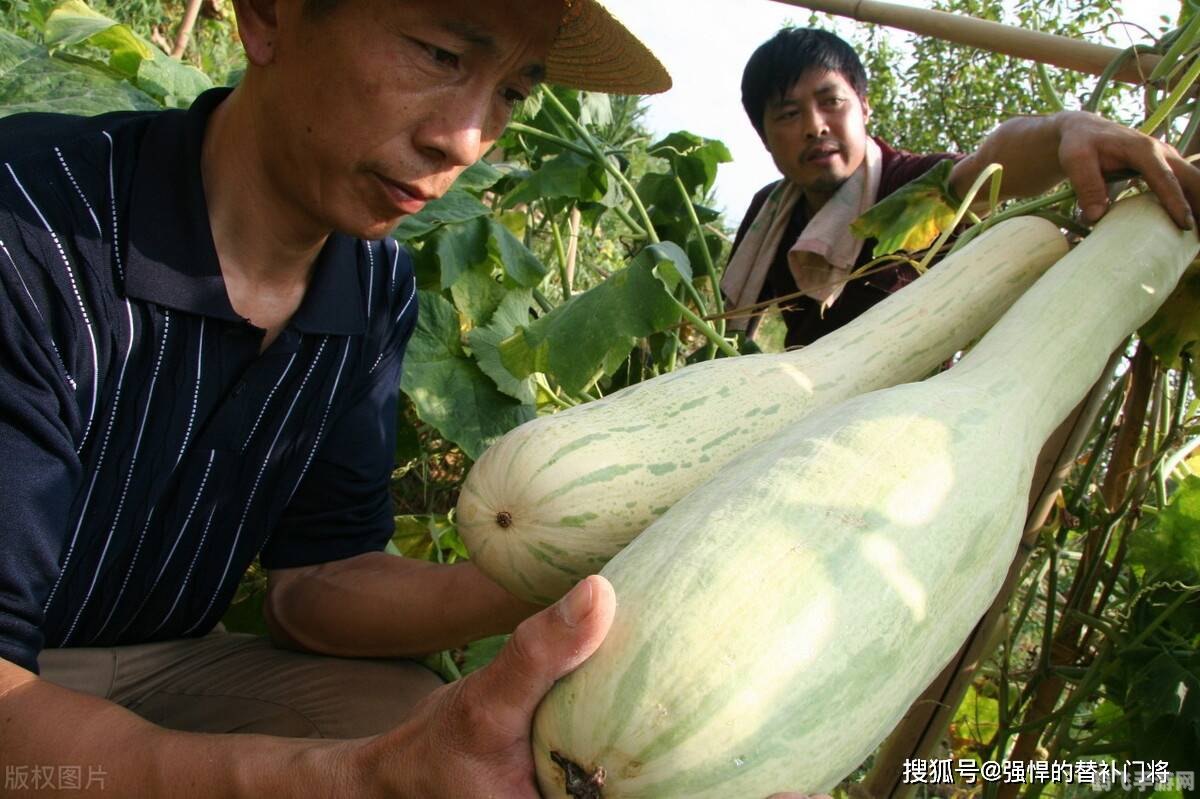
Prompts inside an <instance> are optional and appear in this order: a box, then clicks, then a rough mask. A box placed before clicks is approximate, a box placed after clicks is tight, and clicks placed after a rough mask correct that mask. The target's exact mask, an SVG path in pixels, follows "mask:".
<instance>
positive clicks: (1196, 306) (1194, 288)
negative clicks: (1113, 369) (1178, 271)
mask: <svg viewBox="0 0 1200 799" xmlns="http://www.w3.org/2000/svg"><path fill="white" fill-rule="evenodd" d="M1138 335H1140V336H1141V337H1142V338H1143V339H1144V340H1145V341H1146V344H1147V345H1149V347H1150V349H1151V350H1153V351H1154V354H1155V355H1156V356H1158V359H1159V360H1160V361H1162V362H1163V364H1164V365H1165V366H1167V367H1168V368H1172V367H1176V366H1178V365H1179V356H1180V354H1181V353H1183V351H1184V350H1187V349H1189V348H1193V349H1194V348H1195V344H1196V342H1198V341H1200V265H1196V264H1193V265H1192V266H1191V268H1189V269H1188V271H1187V272H1185V273H1184V274H1183V277H1182V278H1180V280H1179V285H1178V286H1177V287H1176V288H1175V291H1174V292H1173V293H1172V294H1171V296H1170V297H1168V298H1167V301H1166V302H1165V303H1163V305H1162V307H1161V308H1159V309H1158V313H1156V314H1154V316H1153V317H1152V318H1151V319H1150V321H1149V322H1147V323H1146V324H1145V325H1143V326H1142V329H1141V330H1139V331H1138ZM1194 354H1196V355H1200V352H1195V353H1194Z"/></svg>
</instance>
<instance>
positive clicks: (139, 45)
mask: <svg viewBox="0 0 1200 799" xmlns="http://www.w3.org/2000/svg"><path fill="white" fill-rule="evenodd" d="M45 41H46V46H47V47H49V48H50V49H51V50H54V49H58V48H61V47H67V46H69V45H72V44H79V43H80V42H87V43H88V44H90V45H93V46H95V47H99V48H100V49H102V50H106V51H108V53H109V59H110V60H109V64H110V65H111V66H112V67H113V68H114V69H116V70H117V71H119V72H120V73H122V74H123V75H125V76H127V77H129V78H136V77H137V74H138V67H139V66H140V65H141V63H142V61H144V60H146V59H150V58H154V53H155V52H156V48H154V47H153V46H151V45H150V43H149V42H147V41H146V40H145V39H143V38H142V37H140V36H138V35H137V34H136V33H134V32H133V31H131V30H130V29H129V28H127V27H126V26H124V25H121V24H119V23H118V22H117V21H116V20H113V19H109V18H108V17H106V16H104V15H103V14H101V13H99V12H97V11H93V10H92V9H91V7H89V6H88V5H87V3H84V2H82V0H66V2H64V3H61V4H59V6H58V7H57V8H55V9H54V10H53V11H51V12H50V16H49V17H48V18H47V19H46V29H45Z"/></svg>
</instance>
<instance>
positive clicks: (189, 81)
mask: <svg viewBox="0 0 1200 799" xmlns="http://www.w3.org/2000/svg"><path fill="white" fill-rule="evenodd" d="M137 85H138V88H139V89H142V90H143V91H145V92H147V93H149V94H152V95H154V96H155V97H157V98H159V99H160V100H162V102H163V104H164V105H167V106H170V107H171V108H185V107H187V106H189V105H191V104H192V101H193V100H195V99H196V96H197V95H199V94H200V93H201V92H204V91H207V90H209V89H211V88H212V87H213V82H212V79H211V78H209V77H208V76H207V75H205V74H204V73H203V72H201V71H200V70H198V69H196V68H195V67H193V66H191V65H190V64H185V63H183V62H182V61H180V60H179V59H177V58H171V57H170V56H169V55H167V54H166V53H163V52H161V51H160V50H158V49H157V48H156V49H155V50H154V55H153V57H152V58H148V59H146V60H144V61H142V62H141V63H140V65H139V67H138V70H137Z"/></svg>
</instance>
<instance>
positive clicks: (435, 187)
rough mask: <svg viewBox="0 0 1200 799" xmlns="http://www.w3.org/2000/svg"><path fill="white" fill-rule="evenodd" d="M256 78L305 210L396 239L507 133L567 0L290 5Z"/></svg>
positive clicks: (324, 221)
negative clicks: (312, 10)
mask: <svg viewBox="0 0 1200 799" xmlns="http://www.w3.org/2000/svg"><path fill="white" fill-rule="evenodd" d="M275 10H276V29H275V35H276V36H277V40H276V41H274V42H273V55H272V58H271V61H270V63H269V64H267V65H266V66H265V67H264V68H263V69H261V70H260V71H259V74H258V75H257V76H256V77H257V78H258V80H257V81H256V83H255V91H254V96H255V100H256V103H257V108H258V114H259V120H258V122H259V124H261V125H262V126H263V129H264V130H266V131H269V133H268V134H267V135H266V136H264V137H263V138H265V139H267V140H271V139H273V140H274V141H276V142H277V144H276V150H275V151H274V152H273V153H268V154H267V155H266V158H267V161H268V163H267V164H266V168H267V172H268V175H269V176H270V180H271V181H272V183H273V184H275V188H276V189H277V190H278V192H279V194H280V195H281V196H284V197H288V198H289V199H291V200H292V201H293V202H294V203H295V204H296V206H297V207H298V210H299V211H300V212H301V217H302V218H304V217H307V218H309V219H311V221H312V222H314V223H316V224H317V225H318V226H320V227H324V228H333V229H336V230H340V231H342V232H344V233H349V234H351V235H356V236H359V237H362V238H380V237H382V236H385V235H387V234H388V233H389V232H390V231H391V229H392V228H394V227H395V225H396V224H397V223H398V222H399V220H400V218H401V217H402V216H404V215H406V214H412V213H415V212H417V211H418V210H420V209H421V207H422V206H423V205H424V202H425V201H426V200H428V199H432V198H435V197H439V196H441V195H442V194H444V193H445V192H446V190H447V189H448V188H449V187H450V184H451V183H453V182H454V179H455V178H456V177H457V176H458V175H459V174H460V173H461V172H462V171H463V169H465V168H466V167H467V166H469V165H470V164H472V163H474V162H475V161H476V160H478V159H479V158H480V157H481V156H482V155H483V154H484V153H485V152H486V151H487V149H488V148H489V147H490V146H491V145H492V143H493V142H495V140H496V138H497V137H498V136H499V135H500V134H501V132H502V131H503V129H504V126H505V125H506V124H507V123H508V119H509V116H510V113H511V110H512V106H513V104H514V103H515V102H517V101H519V100H520V99H521V98H523V97H525V96H526V95H528V94H529V92H530V91H531V90H532V89H533V88H534V85H535V84H536V82H537V80H538V79H539V77H540V73H541V64H542V60H543V58H544V57H545V55H546V53H547V52H548V51H549V48H550V46H551V44H552V43H553V40H554V37H555V36H556V34H557V31H558V27H559V20H560V19H561V17H562V11H563V4H562V0H511V2H483V3H480V2H472V0H342V2H341V3H340V4H339V5H337V6H336V7H335V8H334V9H332V10H331V11H329V12H327V13H325V14H320V15H317V16H315V17H309V16H308V15H305V14H304V13H303V11H302V10H301V0H277V2H276V3H275Z"/></svg>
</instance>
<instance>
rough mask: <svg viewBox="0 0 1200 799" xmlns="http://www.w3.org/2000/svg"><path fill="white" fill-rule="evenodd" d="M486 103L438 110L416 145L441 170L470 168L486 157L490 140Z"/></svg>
mask: <svg viewBox="0 0 1200 799" xmlns="http://www.w3.org/2000/svg"><path fill="white" fill-rule="evenodd" d="M481 105H483V104H471V103H462V104H453V105H451V104H447V105H446V106H444V107H441V108H438V109H436V110H435V111H434V112H433V114H432V115H431V116H430V117H429V118H428V119H426V120H425V121H424V122H423V123H422V124H421V125H420V127H419V128H418V129H417V131H416V134H415V139H416V141H415V144H416V146H417V147H418V148H419V149H420V150H421V151H422V152H423V153H424V154H425V155H426V157H428V158H430V159H431V160H432V161H434V162H435V164H436V166H437V167H439V168H443V169H445V168H452V167H465V166H470V165H471V164H473V163H475V162H476V161H478V160H479V158H480V157H481V156H482V155H483V150H484V141H485V139H487V138H488V137H489V134H487V133H485V131H486V130H488V128H489V125H488V109H487V108H486V106H484V107H480V106H481Z"/></svg>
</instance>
